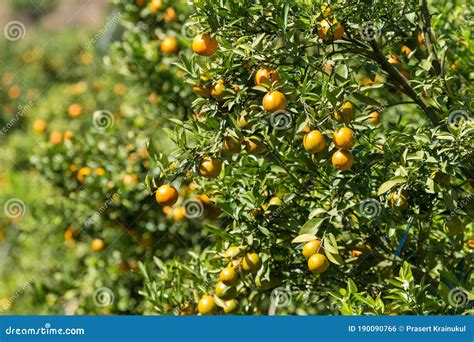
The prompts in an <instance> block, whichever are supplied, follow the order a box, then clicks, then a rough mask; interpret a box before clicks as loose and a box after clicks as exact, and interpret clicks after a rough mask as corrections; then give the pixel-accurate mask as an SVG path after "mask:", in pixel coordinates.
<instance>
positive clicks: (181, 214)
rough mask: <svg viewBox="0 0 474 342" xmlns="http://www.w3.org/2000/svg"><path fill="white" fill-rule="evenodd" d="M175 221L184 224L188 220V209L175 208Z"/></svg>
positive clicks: (173, 212)
mask: <svg viewBox="0 0 474 342" xmlns="http://www.w3.org/2000/svg"><path fill="white" fill-rule="evenodd" d="M172 216H173V221H175V222H182V221H184V220H185V219H186V208H185V207H182V206H180V205H179V206H177V207H175V208H173V211H172Z"/></svg>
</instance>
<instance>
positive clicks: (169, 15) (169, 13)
mask: <svg viewBox="0 0 474 342" xmlns="http://www.w3.org/2000/svg"><path fill="white" fill-rule="evenodd" d="M175 18H176V11H175V10H174V8H173V7H168V8H167V9H166V10H165V13H163V20H164V21H167V22H170V21H173V20H174V19H175Z"/></svg>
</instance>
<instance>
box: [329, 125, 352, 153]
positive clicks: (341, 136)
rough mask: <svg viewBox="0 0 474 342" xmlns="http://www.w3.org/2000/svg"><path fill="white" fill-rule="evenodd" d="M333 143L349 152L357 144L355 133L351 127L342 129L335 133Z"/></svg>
mask: <svg viewBox="0 0 474 342" xmlns="http://www.w3.org/2000/svg"><path fill="white" fill-rule="evenodd" d="M333 141H334V144H336V146H337V147H339V148H342V149H344V150H349V149H350V148H352V146H354V144H355V136H354V132H352V129H350V128H349V127H342V128H340V129H338V130H336V131H335V132H334V135H333Z"/></svg>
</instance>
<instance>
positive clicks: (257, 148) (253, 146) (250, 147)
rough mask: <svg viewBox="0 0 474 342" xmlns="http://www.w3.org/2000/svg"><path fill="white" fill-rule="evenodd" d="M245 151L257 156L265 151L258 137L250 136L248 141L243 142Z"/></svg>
mask: <svg viewBox="0 0 474 342" xmlns="http://www.w3.org/2000/svg"><path fill="white" fill-rule="evenodd" d="M244 145H245V151H247V153H249V154H259V153H262V152H263V151H265V144H264V143H263V142H262V140H261V139H260V137H258V136H255V135H253V136H251V137H250V138H248V139H245V140H244Z"/></svg>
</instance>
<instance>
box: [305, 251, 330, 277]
mask: <svg viewBox="0 0 474 342" xmlns="http://www.w3.org/2000/svg"><path fill="white" fill-rule="evenodd" d="M328 267H329V262H328V259H327V258H326V257H325V256H324V255H322V254H319V253H317V254H313V255H312V256H310V258H309V259H308V268H309V270H310V271H311V272H313V273H323V272H324V271H326V270H327V269H328Z"/></svg>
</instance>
